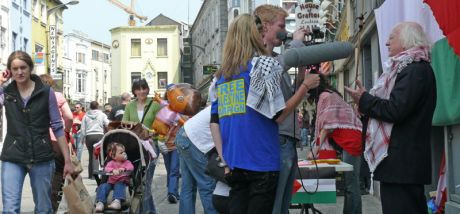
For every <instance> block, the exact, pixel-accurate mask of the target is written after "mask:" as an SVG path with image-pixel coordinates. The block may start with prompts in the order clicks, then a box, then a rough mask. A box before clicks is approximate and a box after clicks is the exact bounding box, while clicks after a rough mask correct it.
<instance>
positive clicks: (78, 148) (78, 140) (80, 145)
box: [73, 133, 83, 161]
mask: <svg viewBox="0 0 460 214" xmlns="http://www.w3.org/2000/svg"><path fill="white" fill-rule="evenodd" d="M73 139H74V142H75V150H76V153H77V158H78V160H80V161H81V153H82V152H83V142H81V141H82V140H81V137H80V133H78V134H74V135H73Z"/></svg>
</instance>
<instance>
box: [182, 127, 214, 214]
mask: <svg viewBox="0 0 460 214" xmlns="http://www.w3.org/2000/svg"><path fill="white" fill-rule="evenodd" d="M176 147H177V151H178V152H179V159H180V171H181V174H182V185H181V192H180V196H181V197H180V201H179V214H195V202H196V190H197V188H198V191H199V193H200V199H201V204H202V205H203V210H204V213H205V214H217V211H216V210H215V209H214V206H213V205H212V192H213V191H214V188H215V187H216V181H215V180H214V179H213V178H211V177H209V176H208V175H206V174H205V170H206V165H207V163H208V159H207V157H206V155H205V154H204V153H203V152H201V151H200V150H199V149H198V148H197V147H196V146H195V145H194V144H193V143H192V142H191V141H190V139H189V138H188V137H187V135H186V134H185V131H184V128H181V129H180V130H179V131H178V133H177V135H176Z"/></svg>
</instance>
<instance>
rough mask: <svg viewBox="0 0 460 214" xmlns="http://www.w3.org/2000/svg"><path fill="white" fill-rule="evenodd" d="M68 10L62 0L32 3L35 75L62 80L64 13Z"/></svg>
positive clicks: (45, 0)
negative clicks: (49, 75) (46, 74)
mask: <svg viewBox="0 0 460 214" xmlns="http://www.w3.org/2000/svg"><path fill="white" fill-rule="evenodd" d="M65 9H67V6H65V5H64V4H63V3H62V2H61V1H60V0H33V1H32V39H31V40H32V43H31V44H32V56H33V58H34V61H35V73H36V74H38V75H40V74H45V73H49V74H51V75H52V76H53V77H54V78H55V79H58V80H59V79H61V76H60V75H62V74H60V73H62V72H60V70H62V69H61V68H62V66H61V64H62V62H61V60H59V57H61V56H62V51H61V48H60V47H61V46H60V44H62V35H63V29H64V28H63V22H62V12H63V10H65Z"/></svg>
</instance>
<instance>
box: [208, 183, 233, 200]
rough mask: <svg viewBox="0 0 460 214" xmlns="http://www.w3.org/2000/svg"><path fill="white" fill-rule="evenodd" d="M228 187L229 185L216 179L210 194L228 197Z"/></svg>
mask: <svg viewBox="0 0 460 214" xmlns="http://www.w3.org/2000/svg"><path fill="white" fill-rule="evenodd" d="M230 189H231V187H230V186H228V185H227V184H225V183H223V182H220V181H217V183H216V188H215V189H214V192H213V193H212V194H213V195H220V196H225V197H228V196H229V195H230Z"/></svg>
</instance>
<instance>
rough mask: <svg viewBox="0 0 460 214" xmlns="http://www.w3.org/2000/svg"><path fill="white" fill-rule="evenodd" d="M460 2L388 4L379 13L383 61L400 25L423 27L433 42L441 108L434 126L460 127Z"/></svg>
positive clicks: (406, 0)
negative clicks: (392, 32)
mask: <svg viewBox="0 0 460 214" xmlns="http://www.w3.org/2000/svg"><path fill="white" fill-rule="evenodd" d="M459 13H460V1H458V0H404V1H401V0H386V1H385V2H384V3H383V4H382V5H381V6H380V7H379V8H377V9H376V10H375V19H376V23H377V30H378V35H379V47H380V57H381V61H382V62H385V61H386V59H387V58H388V49H387V47H386V46H385V44H386V41H387V40H388V37H389V35H390V33H391V30H392V29H393V27H394V26H396V24H398V23H399V22H404V21H410V22H417V23H419V24H420V25H422V27H423V29H424V30H425V32H426V33H427V35H428V38H429V39H430V41H431V42H432V44H433V46H432V50H431V58H432V59H431V60H432V61H431V65H432V67H433V70H434V72H435V75H436V85H437V104H436V110H435V113H434V116H433V125H436V126H446V125H453V124H460V111H458V109H460V87H458V86H456V83H457V82H458V81H460V58H459V55H460V19H459V18H458V14H459Z"/></svg>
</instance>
